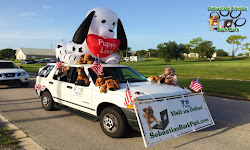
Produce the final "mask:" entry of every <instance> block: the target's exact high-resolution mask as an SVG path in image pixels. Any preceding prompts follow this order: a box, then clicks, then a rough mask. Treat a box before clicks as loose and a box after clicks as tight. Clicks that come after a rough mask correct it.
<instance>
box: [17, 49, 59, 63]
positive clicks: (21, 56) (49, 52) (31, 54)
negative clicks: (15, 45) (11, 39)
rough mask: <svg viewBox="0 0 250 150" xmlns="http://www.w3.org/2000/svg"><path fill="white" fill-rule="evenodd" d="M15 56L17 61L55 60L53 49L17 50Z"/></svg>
mask: <svg viewBox="0 0 250 150" xmlns="http://www.w3.org/2000/svg"><path fill="white" fill-rule="evenodd" d="M15 55H16V59H17V60H25V59H28V58H32V59H40V58H56V51H55V50H54V49H38V48H19V49H18V50H17V51H16V54H15Z"/></svg>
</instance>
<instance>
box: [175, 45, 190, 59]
mask: <svg viewBox="0 0 250 150" xmlns="http://www.w3.org/2000/svg"><path fill="white" fill-rule="evenodd" d="M187 52H188V49H187V47H186V44H182V43H180V44H179V45H178V46H177V49H176V50H175V51H174V58H175V59H176V60H177V59H181V60H184V59H185V57H184V55H183V53H187Z"/></svg>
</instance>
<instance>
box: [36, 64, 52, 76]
mask: <svg viewBox="0 0 250 150" xmlns="http://www.w3.org/2000/svg"><path fill="white" fill-rule="evenodd" d="M53 68H54V66H53V65H47V66H45V67H44V68H42V70H41V71H40V72H39V73H38V76H40V77H45V78H46V77H47V76H48V75H49V73H50V72H51V70H52V69H53Z"/></svg>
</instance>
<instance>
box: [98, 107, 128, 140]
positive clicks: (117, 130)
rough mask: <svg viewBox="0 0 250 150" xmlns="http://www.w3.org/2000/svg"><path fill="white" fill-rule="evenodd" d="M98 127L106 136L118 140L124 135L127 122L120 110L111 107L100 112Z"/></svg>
mask: <svg viewBox="0 0 250 150" xmlns="http://www.w3.org/2000/svg"><path fill="white" fill-rule="evenodd" d="M100 126H101V128H102V131H103V132H104V133H105V134H106V135H108V136H110V137H113V138H119V137H123V136H125V135H126V133H127V132H126V131H127V129H128V121H127V119H126V117H125V115H124V113H123V112H122V110H121V109H120V108H118V107H116V106H111V107H108V108H105V109H104V110H103V111H102V112H101V114H100Z"/></svg>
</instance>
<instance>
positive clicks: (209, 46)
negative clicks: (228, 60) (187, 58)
mask: <svg viewBox="0 0 250 150" xmlns="http://www.w3.org/2000/svg"><path fill="white" fill-rule="evenodd" d="M197 49H199V51H198V53H199V56H200V57H204V56H206V57H207V58H209V59H210V61H211V58H212V56H213V53H214V52H215V51H214V50H215V47H214V46H213V42H211V41H206V40H204V41H202V42H201V43H199V45H198V46H197Z"/></svg>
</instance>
